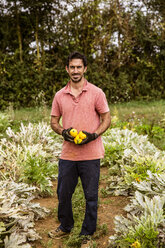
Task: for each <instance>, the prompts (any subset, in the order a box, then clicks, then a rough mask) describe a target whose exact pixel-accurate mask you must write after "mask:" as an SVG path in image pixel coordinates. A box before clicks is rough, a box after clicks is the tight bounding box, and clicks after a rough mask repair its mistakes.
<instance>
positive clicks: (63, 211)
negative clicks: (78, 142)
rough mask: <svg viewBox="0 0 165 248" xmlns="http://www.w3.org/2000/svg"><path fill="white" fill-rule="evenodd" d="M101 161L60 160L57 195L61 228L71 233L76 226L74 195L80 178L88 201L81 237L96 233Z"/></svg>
mask: <svg viewBox="0 0 165 248" xmlns="http://www.w3.org/2000/svg"><path fill="white" fill-rule="evenodd" d="M99 176H100V159H96V160H85V161H70V160H63V159H60V161H59V175H58V187H57V195H58V200H59V205H58V219H59V221H60V223H61V225H60V228H61V230H63V231H65V232H70V231H71V229H72V228H73V226H74V219H73V212H72V195H73V193H74V191H75V187H76V185H77V183H78V178H79V177H80V179H81V182H82V187H83V190H84V195H85V200H86V210H85V218H84V221H83V224H82V229H81V233H80V235H92V234H93V233H94V232H95V231H96V224H97V203H98V186H99Z"/></svg>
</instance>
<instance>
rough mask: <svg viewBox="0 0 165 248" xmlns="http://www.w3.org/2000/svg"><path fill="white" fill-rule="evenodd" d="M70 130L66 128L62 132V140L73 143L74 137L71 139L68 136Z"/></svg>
mask: <svg viewBox="0 0 165 248" xmlns="http://www.w3.org/2000/svg"><path fill="white" fill-rule="evenodd" d="M71 129H72V127H70V128H68V129H64V130H63V131H62V136H63V137H64V140H66V141H69V142H72V143H73V142H74V137H72V136H71V135H70V130H71Z"/></svg>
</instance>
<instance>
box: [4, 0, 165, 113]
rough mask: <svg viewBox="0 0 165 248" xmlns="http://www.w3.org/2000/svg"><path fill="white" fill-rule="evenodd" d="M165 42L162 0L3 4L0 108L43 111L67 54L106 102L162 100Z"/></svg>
mask: <svg viewBox="0 0 165 248" xmlns="http://www.w3.org/2000/svg"><path fill="white" fill-rule="evenodd" d="M164 38H165V3H164V0H139V1H133V0H131V1H128V0H95V1H92V0H88V1H85V0H84V1H81V2H80V1H73V0H68V1H59V0H48V1H44V0H36V1H32V0H19V1H18V0H3V1H1V3H0V77H1V80H0V87H1V91H0V108H1V109H2V110H4V109H6V107H8V106H9V104H12V105H13V106H14V107H15V108H19V107H25V106H26V107H30V106H36V105H40V103H41V102H43V101H45V103H46V104H47V105H49V106H50V105H51V102H52V99H53V96H54V94H55V92H56V91H57V90H59V89H60V88H61V87H63V86H64V85H65V84H66V82H67V80H68V77H67V73H66V72H65V70H64V67H65V60H66V58H67V56H68V54H69V53H70V52H72V51H74V50H78V51H80V52H83V53H85V54H86V56H87V59H88V64H89V66H88V71H87V74H86V77H87V79H88V80H89V81H90V82H92V83H94V84H96V85H97V86H99V87H101V88H102V89H103V91H104V92H105V93H106V95H107V98H108V101H109V102H119V101H120V102H121V101H129V100H132V99H147V100H148V99H153V98H154V99H160V98H165V93H164V92H165V83H164V76H165V63H164V62H165V61H164V60H165V41H164Z"/></svg>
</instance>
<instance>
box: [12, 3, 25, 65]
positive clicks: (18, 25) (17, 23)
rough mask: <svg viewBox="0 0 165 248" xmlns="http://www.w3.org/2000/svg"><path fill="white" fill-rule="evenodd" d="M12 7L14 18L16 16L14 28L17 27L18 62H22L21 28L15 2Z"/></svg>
mask: <svg viewBox="0 0 165 248" xmlns="http://www.w3.org/2000/svg"><path fill="white" fill-rule="evenodd" d="M14 7H15V16H16V27H17V37H18V44H19V59H20V62H21V63H22V62H23V50H22V36H21V27H20V22H19V13H18V8H17V4H16V1H14Z"/></svg>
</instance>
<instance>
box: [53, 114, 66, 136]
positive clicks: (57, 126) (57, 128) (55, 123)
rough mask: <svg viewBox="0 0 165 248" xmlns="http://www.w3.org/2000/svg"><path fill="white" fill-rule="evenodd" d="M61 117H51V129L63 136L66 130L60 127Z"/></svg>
mask: <svg viewBox="0 0 165 248" xmlns="http://www.w3.org/2000/svg"><path fill="white" fill-rule="evenodd" d="M60 118H61V117H60V116H51V123H50V124H51V128H52V129H53V131H54V132H56V133H58V134H60V135H62V131H63V130H64V128H63V127H62V126H61V125H60Z"/></svg>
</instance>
